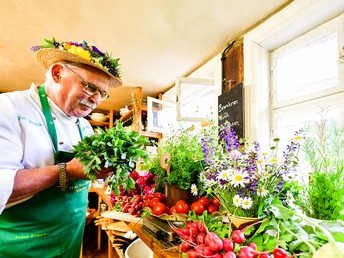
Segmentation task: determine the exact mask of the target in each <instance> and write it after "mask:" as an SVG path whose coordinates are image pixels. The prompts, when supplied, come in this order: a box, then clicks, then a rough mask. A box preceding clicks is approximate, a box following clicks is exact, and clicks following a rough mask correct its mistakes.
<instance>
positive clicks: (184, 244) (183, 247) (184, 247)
mask: <svg viewBox="0 0 344 258" xmlns="http://www.w3.org/2000/svg"><path fill="white" fill-rule="evenodd" d="M179 249H180V251H181V252H182V253H186V252H187V251H189V250H190V249H191V246H190V245H189V243H187V242H182V243H181V244H180V246H179Z"/></svg>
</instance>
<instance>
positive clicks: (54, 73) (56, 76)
mask: <svg viewBox="0 0 344 258" xmlns="http://www.w3.org/2000/svg"><path fill="white" fill-rule="evenodd" d="M62 69H63V67H62V65H61V64H54V65H53V66H52V67H51V77H52V78H53V80H54V82H56V83H60V81H61V72H62Z"/></svg>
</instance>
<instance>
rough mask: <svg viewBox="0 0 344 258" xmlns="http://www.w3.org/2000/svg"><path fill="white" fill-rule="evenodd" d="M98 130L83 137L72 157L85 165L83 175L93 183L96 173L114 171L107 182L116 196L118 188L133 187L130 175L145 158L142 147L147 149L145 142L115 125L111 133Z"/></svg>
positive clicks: (110, 130)
mask: <svg viewBox="0 0 344 258" xmlns="http://www.w3.org/2000/svg"><path fill="white" fill-rule="evenodd" d="M98 130H99V134H97V135H96V134H95V135H91V136H88V137H85V138H84V139H83V140H82V141H80V142H79V143H78V144H77V145H75V146H74V152H75V157H76V158H79V159H80V162H81V163H82V164H84V165H85V166H84V172H85V174H86V175H87V177H88V178H89V179H91V180H94V179H96V173H98V172H97V171H99V170H101V168H102V167H105V168H109V167H113V168H114V171H115V173H114V174H113V175H112V176H111V177H109V178H108V183H109V185H110V187H111V188H112V190H114V192H115V194H119V186H120V185H121V184H122V186H123V188H124V189H126V190H129V189H130V188H132V187H134V182H133V181H132V180H131V178H129V173H130V172H132V171H133V170H134V169H135V166H136V162H137V161H139V159H140V158H143V159H146V158H147V153H146V150H145V149H144V148H143V147H144V146H145V145H149V141H148V139H147V138H146V137H144V136H141V135H138V133H137V132H135V131H132V130H129V129H128V128H125V127H123V124H121V123H120V122H118V121H116V124H115V126H114V127H113V128H111V129H105V130H103V129H101V128H99V129H98Z"/></svg>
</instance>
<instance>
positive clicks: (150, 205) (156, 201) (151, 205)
mask: <svg viewBox="0 0 344 258" xmlns="http://www.w3.org/2000/svg"><path fill="white" fill-rule="evenodd" d="M158 202H160V200H159V198H157V197H153V198H152V199H151V200H150V201H149V207H151V208H152V209H153V208H154V206H155V204H157V203H158Z"/></svg>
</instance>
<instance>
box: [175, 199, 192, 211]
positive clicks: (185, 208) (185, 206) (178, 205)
mask: <svg viewBox="0 0 344 258" xmlns="http://www.w3.org/2000/svg"><path fill="white" fill-rule="evenodd" d="M176 210H177V212H178V213H188V211H189V206H188V204H187V203H186V202H185V201H184V200H179V201H178V202H177V203H176Z"/></svg>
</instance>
